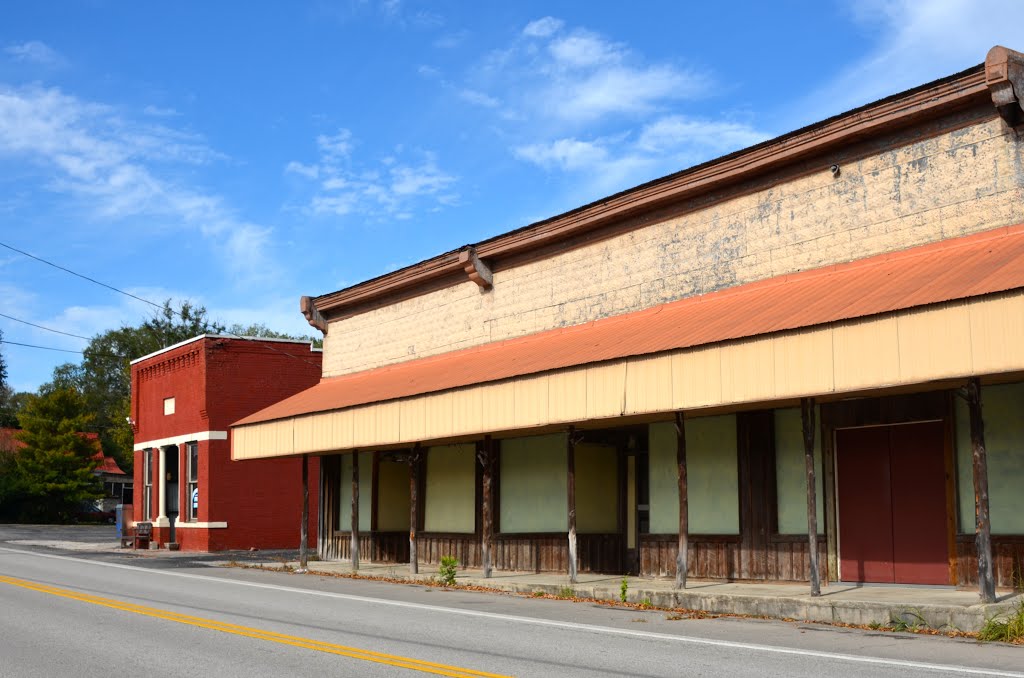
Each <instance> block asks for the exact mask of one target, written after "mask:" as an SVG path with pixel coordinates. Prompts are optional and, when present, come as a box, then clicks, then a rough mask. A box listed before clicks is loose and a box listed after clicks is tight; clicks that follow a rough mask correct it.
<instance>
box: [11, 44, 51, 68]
mask: <svg viewBox="0 0 1024 678" xmlns="http://www.w3.org/2000/svg"><path fill="white" fill-rule="evenodd" d="M4 53H5V54H8V55H10V56H11V58H13V59H14V60H15V61H22V62H29V63H34V64H40V65H42V66H59V65H61V64H63V63H64V58H63V57H61V55H60V54H58V53H57V52H56V51H54V50H53V49H51V48H50V47H49V46H47V45H46V44H45V43H42V42H39V41H38V40H29V41H28V42H24V43H22V44H20V45H9V46H8V47H5V48H4Z"/></svg>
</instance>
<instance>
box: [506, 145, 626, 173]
mask: <svg viewBox="0 0 1024 678" xmlns="http://www.w3.org/2000/svg"><path fill="white" fill-rule="evenodd" d="M513 153H514V155H515V156H516V157H517V158H520V159H521V160H526V161H529V162H532V163H533V164H535V165H539V166H540V167H543V168H545V169H552V168H558V169H562V170H568V171H573V170H581V169H586V168H592V167H594V166H595V165H597V164H599V163H603V162H605V161H606V160H607V159H608V149H607V148H605V147H604V146H603V145H602V144H601V142H598V141H579V140H577V139H558V140H556V141H553V142H550V143H539V144H529V145H526V146H519V147H517V148H515V149H513Z"/></svg>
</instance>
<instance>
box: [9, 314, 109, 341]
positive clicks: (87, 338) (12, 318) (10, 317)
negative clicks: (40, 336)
mask: <svg viewBox="0 0 1024 678" xmlns="http://www.w3.org/2000/svg"><path fill="white" fill-rule="evenodd" d="M0 316H2V317H4V318H7V319H8V320H13V321H14V322H18V323H25V324H26V325H31V326H32V327H38V328H39V329H41V330H46V331H47V332H56V333H57V334H63V335H64V336H67V337H74V338H76V339H85V340H86V341H89V339H90V337H83V336H82V335H81V334H71V333H70V332H62V331H61V330H55V329H53V328H52V327H43V326H42V325H36V324H35V323H30V322H29V321H27V320H22V319H21V318H15V317H14V316H13V315H7V314H6V313H0Z"/></svg>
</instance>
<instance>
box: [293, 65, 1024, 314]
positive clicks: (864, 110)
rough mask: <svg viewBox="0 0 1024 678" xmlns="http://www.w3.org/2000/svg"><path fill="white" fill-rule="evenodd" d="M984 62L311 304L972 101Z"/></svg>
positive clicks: (387, 285)
mask: <svg viewBox="0 0 1024 678" xmlns="http://www.w3.org/2000/svg"><path fill="white" fill-rule="evenodd" d="M998 49H1003V50H1005V48H994V49H993V50H992V52H990V55H991V54H992V53H995V52H996V51H997V50H998ZM1005 51H1007V52H1008V51H1009V50H1005ZM1000 54H1001V53H1000ZM1013 54H1016V53H1015V52H1013ZM1018 56H1019V55H1018ZM986 70H987V69H986V68H985V65H983V64H979V65H978V66H975V67H973V68H971V69H968V70H966V71H963V72H962V73H958V74H956V75H953V76H950V77H947V78H944V79H942V80H937V81H935V82H932V83H929V84H926V85H922V86H921V87H918V88H915V89H912V90H909V91H907V92H903V93H901V94H896V95H894V96H891V97H888V98H886V99H883V100H881V101H878V102H875V103H873V104H868V105H867V106H864V107H861V108H858V109H855V110H852V111H849V112H847V113H843V114H841V115H838V116H835V117H833V118H829V119H827V120H824V121H822V122H819V123H816V124H813V125H811V126H808V127H805V128H803V129H799V130H796V131H794V132H790V133H788V134H785V135H783V136H780V137H777V138H775V139H771V140H769V141H765V142H763V143H760V144H757V145H756V146H752V147H750V148H747V149H743V150H740V151H737V152H735V153H732V154H729V155H726V156H723V157H721V158H718V159H715V160H712V161H710V162H707V163H704V164H701V165H697V166H695V167H691V168H688V169H686V170H683V171H681V172H677V173H675V174H671V175H669V176H666V177H662V178H660V179H656V180H654V181H651V182H649V183H646V184H643V185H641V186H637V187H635V188H632V189H629V190H627V191H623V192H621V193H618V194H616V195H612V196H609V197H607V198H603V199H601V200H599V201H597V202H594V203H591V204H589V205H585V206H583V207H580V208H578V209H575V210H573V211H571V212H567V213H565V214H561V215H559V216H556V217H552V218H550V219H547V220H545V221H541V222H538V223H535V224H532V225H530V226H526V227H523V228H520V229H516V230H514V231H510V232H508V233H504V234H502V235H498V236H496V237H493V238H491V239H489V240H485V241H483V242H481V243H478V244H476V245H466V246H464V247H462V248H459V249H458V250H453V251H450V252H446V253H444V254H441V255H438V256H436V257H432V258H430V259H426V260H424V261H421V262H419V263H417V264H413V265H412V266H408V267H406V268H403V269H400V270H398V271H394V272H392V273H388V274H386V275H382V276H380V277H377V278H373V279H371V280H367V281H365V282H363V283H360V284H358V285H354V286H352V287H348V288H346V289H343V290H340V291H337V292H332V293H329V294H324V295H321V296H319V297H315V298H314V299H312V304H313V305H315V308H316V309H317V310H318V311H319V312H320V313H321V314H323V315H324V316H325V317H326V318H327V319H330V317H331V316H333V315H336V314H338V313H339V312H341V311H343V310H344V309H347V308H351V307H354V306H358V305H362V304H366V303H370V302H373V301H376V300H378V299H380V298H383V297H386V296H388V295H391V294H395V293H399V292H408V291H409V290H410V289H411V288H414V287H416V286H418V285H422V284H424V283H426V282H429V281H434V280H437V279H439V278H442V277H445V276H449V275H454V274H462V276H463V279H464V276H465V273H464V266H465V260H466V255H465V254H463V251H466V250H474V251H475V254H476V257H478V258H479V259H481V260H484V261H485V262H489V263H490V264H491V266H493V263H494V261H495V260H496V259H500V258H503V257H508V256H511V255H516V254H522V253H524V252H527V251H530V250H534V249H538V248H541V247H544V246H547V245H551V244H554V243H557V242H560V241H564V240H567V239H569V238H572V237H574V236H577V235H580V234H584V233H587V232H589V231H593V230H596V229H598V228H601V227H604V226H607V225H609V224H612V223H614V222H616V221H620V220H622V219H625V218H629V217H635V216H637V215H638V214H643V213H646V212H650V211H653V210H656V209H660V208H663V207H665V206H667V205H670V204H673V203H677V202H679V201H681V200H686V199H688V198H692V197H694V196H697V195H700V194H702V193H707V192H710V191H712V190H717V189H721V188H723V187H726V186H729V185H732V184H736V183H738V182H740V181H744V180H748V179H751V178H754V177H756V176H758V175H760V174H763V173H765V172H768V171H771V170H774V169H777V168H780V167H783V166H786V165H789V164H791V163H793V162H796V161H798V160H800V159H803V158H807V157H809V156H812V155H816V154H820V153H822V152H824V151H827V150H829V149H831V148H834V147H837V146H840V145H848V144H850V143H851V142H854V141H857V140H859V139H862V138H864V137H867V136H870V135H875V134H879V133H881V132H886V131H894V130H897V129H901V128H905V127H907V126H909V125H911V124H915V123H920V122H922V121H926V120H929V119H934V118H937V117H939V116H941V115H943V114H946V113H950V112H954V111H957V110H962V109H964V108H966V107H968V106H971V105H973V104H978V103H984V102H985V101H986V100H988V101H991V99H990V91H989V86H988V83H986ZM638 227H639V225H638Z"/></svg>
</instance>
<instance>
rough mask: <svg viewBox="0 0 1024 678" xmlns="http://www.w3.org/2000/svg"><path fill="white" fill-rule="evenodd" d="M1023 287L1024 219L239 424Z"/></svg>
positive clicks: (342, 385)
mask: <svg viewBox="0 0 1024 678" xmlns="http://www.w3.org/2000/svg"><path fill="white" fill-rule="evenodd" d="M1022 287H1024V225H1018V226H1012V227H1004V228H999V229H996V230H993V231H988V232H985V233H981V234H977V235H972V236H967V237H963V238H957V239H950V240H945V241H942V242H939V243H934V244H930V245H925V246H921V247H915V248H911V249H908V250H904V251H901V252H896V253H891V254H886V255H881V256H875V257H871V258H868V259H863V260H859V261H854V262H851V263H848V264H841V265H836V266H830V267H827V268H823V269H815V270H812V271H805V272H801V273H796V274H793V275H788V276H782V277H777V278H771V279H769V280H765V281H761V282H757V283H752V284H748V285H741V286H737V287H734V288H731V289H727V290H722V291H719V292H714V293H711V294H706V295H701V296H697V297H690V298H687V299H683V300H680V301H675V302H671V303H667V304H663V305H660V306H656V307H653V308H650V309H647V310H643V311H638V312H634V313H628V314H624V315H620V316H615V317H611V318H605V319H602V320H597V321H594V322H590V323H586V324H583V325H577V326H573V327H567V328H563V329H557V330H550V331H545V332H541V333H537V334H533V335H529V336H526V337H520V338H516V339H511V340H508V341H502V342H495V343H490V344H485V345H482V346H477V347H474V348H469V349H465V350H461V351H453V352H450V353H445V354H442V355H438V356H433V357H429V358H422V359H416V360H410V361H407V362H403V363H399V364H396V365H391V366H387V367H382V368H377V369H372V370H367V371H364V372H358V373H355V374H349V375H344V376H340V377H333V378H330V379H324V380H322V381H321V382H320V383H319V384H317V385H316V386H314V387H312V388H310V389H307V390H305V391H303V392H301V393H298V394H296V395H294V396H292V397H290V398H287V399H285V400H283V401H281V402H279V403H276V404H275V405H272V406H270V407H268V408H266V409H264V410H261V411H259V412H257V413H255V414H253V415H251V416H249V417H246V418H245V419H242V420H241V421H239V422H237V423H236V424H235V426H244V425H250V424H256V423H259V422H268V421H273V420H279V419H286V418H289V417H295V416H299V415H304V414H311V413H315V412H326V411H330V410H340V409H344V408H350V407H354V406H358V405H366V404H369V403H376V402H382V401H390V400H395V399H399V398H408V397H410V396H417V395H422V394H427V393H436V392H441V391H447V390H450V389H457V388H462V387H466V386H472V385H478V384H484V383H488V382H495V381H500V380H504V379H510V378H513V377H522V376H525V375H531V374H537V373H541V372H549V371H553V370H560V369H564V368H570V367H575V366H580V365H588V364H592V363H600V362H604V361H611V360H616V359H620V358H626V357H630V356H643V355H648V354H656V353H661V352H665V351H671V350H675V349H684V348H692V347H698V346H703V345H708V344H716V343H719V342H724V341H729V340H736V339H744V338H750V337H757V336H760V335H765V334H770V333H774V332H780V331H785V330H796V329H801V328H808V327H813V326H816V325H824V324H827V323H833V322H836V321H842V320H851V319H856V318H864V317H868V316H873V315H878V314H883V313H889V312H893V311H900V310H905V309H910V308H915V307H920V306H927V305H930V304H938V303H942V302H947V301H952V300H957V299H967V298H971V297H976V296H981V295H985V294H992V293H996V292H1004V291H1007V290H1013V289H1018V288H1022Z"/></svg>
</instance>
